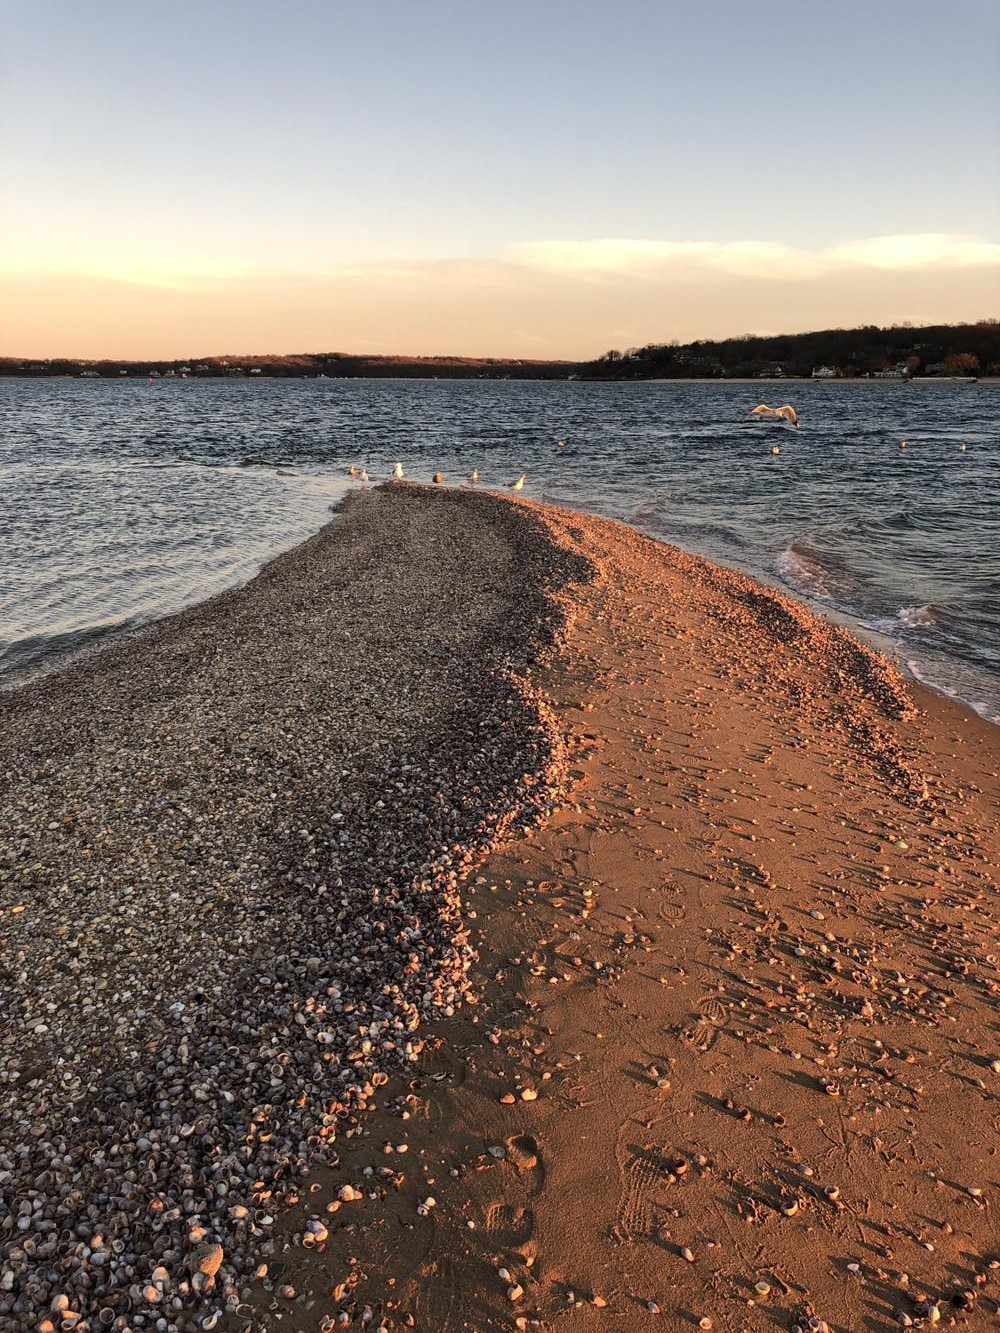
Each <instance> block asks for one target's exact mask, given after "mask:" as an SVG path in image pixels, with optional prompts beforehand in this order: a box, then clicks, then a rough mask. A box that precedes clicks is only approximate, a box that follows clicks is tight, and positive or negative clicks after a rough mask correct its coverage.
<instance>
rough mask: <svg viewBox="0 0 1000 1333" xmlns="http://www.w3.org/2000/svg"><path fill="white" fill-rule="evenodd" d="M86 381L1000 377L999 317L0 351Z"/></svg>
mask: <svg viewBox="0 0 1000 1333" xmlns="http://www.w3.org/2000/svg"><path fill="white" fill-rule="evenodd" d="M25 375H26V376H31V377H44V376H49V375H70V376H80V377H83V378H87V379H109V378H122V379H125V378H129V379H131V378H139V377H144V376H151V377H153V378H157V377H162V378H167V379H173V378H179V379H184V378H189V379H199V378H229V379H242V378H247V379H249V378H257V377H259V378H264V379H267V378H276V379H301V378H325V379H383V378H394V379H517V380H544V379H553V380H615V381H616V382H617V381H621V380H655V379H676V380H711V381H722V380H736V381H742V380H744V379H745V380H764V381H768V380H771V379H777V380H786V379H787V380H796V381H800V380H804V379H813V378H816V379H819V380H822V381H823V382H824V383H828V382H830V381H832V380H835V379H836V380H839V379H845V380H854V379H867V378H869V377H871V378H877V379H878V380H879V381H880V382H881V381H886V382H892V381H893V380H897V381H900V382H904V381H906V380H910V379H913V380H916V379H935V380H937V379H943V380H967V379H968V380H971V379H976V378H978V377H980V376H985V377H987V378H996V377H997V376H998V375H1000V321H998V320H995V319H984V320H980V321H979V322H978V323H975V324H932V325H921V326H919V327H915V326H912V325H903V324H894V325H892V326H891V327H888V328H878V327H876V326H874V325H867V326H865V327H862V328H854V329H823V330H816V331H813V332H808V333H790V334H772V335H767V336H758V335H756V334H746V335H742V336H740V337H735V338H725V339H716V340H705V339H702V340H696V341H692V342H689V343H680V342H676V341H675V342H671V343H651V344H649V345H648V346H646V347H630V348H626V350H625V351H618V350H617V349H614V348H613V349H611V350H610V351H608V352H605V353H604V354H603V355H601V356H596V357H591V358H589V359H584V360H576V361H571V360H565V359H553V358H547V359H546V358H530V357H511V356H456V355H448V356H440V355H438V356H404V355H399V354H387V353H379V354H368V355H366V354H363V353H351V352H337V351H332V352H292V353H275V352H270V353H260V354H250V353H241V354H236V353H226V354H220V355H214V356H200V357H150V358H148V359H145V358H144V359H143V360H141V361H140V360H132V359H129V358H125V357H99V358H93V359H87V358H84V357H78V356H77V357H72V356H69V357H66V356H64V357H47V358H46V357H26V356H21V357H13V356H7V357H0V377H3V376H8V377H9V376H17V377H21V376H25Z"/></svg>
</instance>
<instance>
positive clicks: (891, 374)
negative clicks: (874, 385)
mask: <svg viewBox="0 0 1000 1333" xmlns="http://www.w3.org/2000/svg"><path fill="white" fill-rule="evenodd" d="M908 375H909V371H908V370H907V369H906V365H905V364H904V363H902V362H901V363H900V364H899V365H896V366H892V367H890V368H889V369H888V370H873V371H872V373H871V377H872V379H873V380H905V379H906V378H907V376H908Z"/></svg>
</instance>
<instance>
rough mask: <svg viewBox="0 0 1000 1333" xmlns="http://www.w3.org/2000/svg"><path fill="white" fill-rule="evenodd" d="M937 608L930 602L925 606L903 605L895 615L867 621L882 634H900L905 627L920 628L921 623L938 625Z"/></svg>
mask: <svg viewBox="0 0 1000 1333" xmlns="http://www.w3.org/2000/svg"><path fill="white" fill-rule="evenodd" d="M937 621H938V613H937V608H936V607H934V606H932V605H931V604H930V602H927V603H925V604H924V605H923V606H901V607H900V608H899V610H898V611H897V612H896V614H895V615H894V616H883V617H881V618H880V619H878V620H868V621H866V622H865V623H866V624H867V625H869V626H870V627H871V629H875V630H878V631H879V633H880V634H898V633H899V631H900V630H904V629H918V628H919V627H920V626H921V625H936V624H937Z"/></svg>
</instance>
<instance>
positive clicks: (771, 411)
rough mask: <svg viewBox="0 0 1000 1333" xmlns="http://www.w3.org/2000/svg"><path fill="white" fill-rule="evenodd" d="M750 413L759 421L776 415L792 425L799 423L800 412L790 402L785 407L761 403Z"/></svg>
mask: <svg viewBox="0 0 1000 1333" xmlns="http://www.w3.org/2000/svg"><path fill="white" fill-rule="evenodd" d="M750 415H751V416H752V417H756V418H757V420H758V421H763V420H764V419H765V417H776V418H778V419H779V420H783V421H787V422H788V423H789V424H790V425H792V426H798V424H799V414H798V412H796V410H795V408H794V407H792V405H791V404H790V403H785V405H784V406H783V407H768V405H767V403H761V404H760V406H759V407H755V408H753V410H752V411H751V413H750Z"/></svg>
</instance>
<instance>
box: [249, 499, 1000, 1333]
mask: <svg viewBox="0 0 1000 1333" xmlns="http://www.w3.org/2000/svg"><path fill="white" fill-rule="evenodd" d="M494 503H500V504H507V505H512V504H516V505H517V508H518V509H519V511H521V512H528V513H530V515H531V516H532V517H533V518H534V519H535V520H536V521H539V522H541V523H543V524H544V526H545V528H546V529H547V531H548V534H549V537H550V540H551V541H552V542H553V543H554V544H555V545H556V546H557V547H558V548H559V549H561V550H562V551H563V552H564V553H565V554H566V555H567V556H577V557H579V556H580V555H582V554H585V555H586V557H587V559H588V560H589V561H590V562H591V563H592V565H593V566H594V570H595V574H594V577H593V578H592V579H590V580H589V581H586V582H581V583H578V584H575V585H573V586H571V587H567V588H566V589H564V591H563V592H562V593H561V594H559V597H560V599H561V600H563V601H564V603H565V604H566V605H567V610H568V614H567V616H566V625H567V630H566V636H565V641H564V644H563V647H562V651H561V655H560V660H559V661H558V662H557V663H555V664H552V665H549V666H547V667H544V668H542V669H540V670H537V671H535V672H534V673H533V675H532V679H533V682H534V684H535V685H536V686H537V687H538V688H540V689H541V690H542V691H543V692H544V694H545V696H546V698H547V699H548V700H549V702H550V704H551V707H552V709H553V714H554V717H555V718H556V719H557V720H558V722H559V723H560V725H561V726H562V727H563V728H564V729H565V731H566V734H567V736H568V743H569V765H570V770H571V775H572V776H573V778H574V779H575V781H576V784H577V785H576V787H575V789H574V792H573V795H572V797H571V798H570V800H569V801H568V802H565V803H564V804H563V805H562V806H561V807H560V808H559V809H558V810H556V811H554V812H552V813H551V814H550V815H549V816H548V817H547V819H546V820H545V822H544V824H543V825H542V826H541V827H540V828H535V829H534V830H532V831H530V832H529V833H528V834H527V835H526V836H524V837H523V838H520V839H516V840H514V841H513V842H510V843H508V844H507V845H506V846H505V847H503V848H502V849H500V850H498V851H497V852H495V853H494V854H493V855H492V856H491V857H490V858H489V859H488V860H487V861H486V862H485V863H484V864H483V865H482V866H481V867H480V868H479V870H478V871H477V872H476V873H474V874H472V875H471V876H469V877H467V878H466V879H465V880H464V881H463V882H462V884H461V886H460V897H461V899H462V903H463V909H462V910H463V919H464V920H465V921H466V922H467V923H468V924H469V925H470V926H471V928H472V934H471V937H470V943H471V945H472V946H473V947H474V949H475V954H476V960H475V962H474V964H473V966H472V968H471V970H470V974H469V975H470V978H471V980H472V982H473V985H474V991H475V993H474V994H471V995H470V996H469V997H468V998H469V999H470V1000H473V999H474V1000H476V1001H477V1002H476V1003H470V1004H467V1005H466V1006H465V1007H464V1008H462V1009H461V1010H459V1011H457V1012H456V1014H455V1015H454V1016H453V1017H451V1018H447V1019H444V1020H442V1021H440V1022H438V1023H437V1024H436V1025H435V1027H434V1029H433V1032H432V1034H431V1035H430V1036H429V1038H428V1041H427V1043H426V1045H425V1046H424V1048H423V1050H422V1052H421V1054H420V1056H419V1058H418V1060H417V1062H416V1067H415V1068H414V1069H412V1070H411V1071H409V1072H408V1074H407V1075H406V1076H405V1077H402V1078H400V1077H395V1078H393V1079H392V1080H391V1082H390V1083H389V1085H388V1086H387V1087H386V1088H385V1089H384V1090H383V1095H382V1099H381V1102H380V1105H379V1107H378V1108H377V1109H375V1110H374V1111H372V1113H370V1114H369V1115H367V1116H366V1117H365V1119H364V1125H363V1128H362V1129H361V1130H360V1131H358V1130H356V1129H351V1130H348V1131H347V1132H345V1133H344V1134H343V1135H342V1136H341V1138H340V1139H339V1140H338V1149H339V1152H340V1159H339V1161H337V1162H336V1163H333V1164H332V1165H331V1166H329V1167H328V1168H324V1169H320V1170H317V1171H315V1172H314V1173H313V1174H312V1175H311V1177H310V1178H309V1180H308V1182H306V1183H305V1185H304V1186H303V1188H302V1191H301V1197H300V1200H299V1203H298V1205H297V1206H296V1207H295V1208H293V1209H292V1210H291V1211H289V1212H287V1213H286V1214H285V1215H284V1216H283V1217H282V1218H280V1219H279V1221H278V1223H277V1225H276V1227H275V1228H274V1231H273V1249H272V1251H271V1253H270V1255H269V1257H268V1259H267V1270H266V1273H263V1274H262V1276H261V1279H260V1281H259V1282H257V1283H255V1284H253V1290H252V1292H251V1295H250V1297H249V1299H248V1300H247V1301H246V1302H245V1303H244V1304H243V1305H242V1306H241V1307H240V1309H239V1311H238V1312H237V1313H236V1314H234V1315H232V1316H229V1317H228V1318H227V1320H226V1327H228V1328H231V1329H233V1330H237V1329H239V1330H246V1329H250V1328H259V1329H268V1330H272V1329H277V1328H281V1329H286V1330H287V1329H293V1330H303V1331H304V1330H316V1329H319V1330H322V1331H323V1333H329V1330H331V1329H334V1328H339V1327H349V1328H353V1327H359V1328H365V1327H367V1328H369V1329H373V1330H376V1331H378V1330H391V1331H393V1333H394V1331H395V1330H397V1329H400V1328H416V1329H421V1330H427V1333H431V1331H433V1333H458V1331H459V1330H465V1331H468V1333H493V1331H494V1330H497V1331H498V1330H510V1329H557V1328H558V1329H562V1328H565V1329H567V1330H575V1329H580V1330H585V1329H586V1330H595V1329H625V1330H633V1329H636V1330H643V1331H645V1330H647V1329H648V1330H653V1329H658V1328H665V1327H666V1328H677V1329H684V1328H702V1329H711V1328H714V1329H717V1330H727V1331H728V1330H744V1329H745V1330H752V1331H753V1333H772V1331H773V1330H774V1329H790V1330H794V1329H799V1330H807V1329H808V1330H815V1333H823V1330H825V1329H828V1328H829V1329H833V1330H836V1331H837V1333H857V1330H871V1331H872V1333H891V1330H896V1329H899V1328H900V1327H903V1328H909V1327H913V1328H918V1327H929V1326H931V1325H933V1324H935V1323H940V1324H948V1325H951V1324H954V1325H958V1326H961V1327H968V1328H970V1329H985V1328H987V1327H993V1326H995V1322H996V1317H997V1312H998V1305H997V1302H998V1299H1000V1289H998V1286H1000V1283H998V1279H1000V1251H998V1245H997V1227H996V1218H995V1210H996V1207H997V1191H998V1188H1000V1179H998V1174H997V1152H998V1142H1000V1024H998V1020H997V1007H996V1006H997V1000H998V998H1000V972H998V960H1000V940H998V932H997V888H996V884H997V879H996V865H997V859H998V856H997V853H998V832H997V818H998V809H1000V801H998V797H1000V788H998V777H997V756H998V750H997V733H996V731H995V730H994V729H992V728H990V727H988V726H987V725H986V724H984V723H982V722H980V721H979V720H978V719H976V718H975V717H973V716H971V715H969V714H967V713H965V712H963V711H960V710H959V709H957V708H955V707H953V706H952V705H950V704H949V703H947V702H946V701H944V700H941V699H937V698H936V697H934V696H931V695H928V694H926V693H924V692H923V691H920V690H915V691H913V690H911V689H910V688H909V687H907V686H906V685H905V684H904V683H903V682H902V681H901V680H900V679H899V678H898V677H897V675H896V674H895V672H894V671H893V670H892V669H891V668H890V667H888V666H887V665H886V664H885V663H884V662H883V661H882V660H881V659H880V658H878V657H877V656H875V655H874V654H872V653H870V652H869V651H868V650H867V649H865V648H863V647H861V646H860V645H858V644H857V643H856V642H855V641H854V640H853V639H851V638H850V636H849V635H846V634H844V633H843V632H841V631H840V630H838V629H834V628H831V627H829V626H827V625H825V624H823V623H822V622H820V621H818V620H816V619H815V618H813V617H812V616H811V615H810V614H809V613H808V612H807V611H805V610H804V609H803V608H802V607H800V606H799V605H798V604H796V603H794V602H792V601H791V600H790V599H788V598H785V597H783V596H781V595H780V594H778V593H774V592H771V591H770V590H768V589H765V588H763V587H762V586H761V585H759V584H756V583H754V582H753V581H752V580H749V579H745V578H742V577H741V576H739V575H736V574H733V573H730V572H728V571H725V570H720V569H717V568H714V567H713V566H711V565H708V564H706V563H705V562H703V561H700V560H697V559H694V558H691V557H689V556H686V555H684V554H682V553H680V552H677V551H673V550H671V549H670V548H667V547H664V546H661V545H659V544H657V543H655V542H652V541H649V540H647V539H645V538H643V537H641V536H639V535H638V534H636V533H633V532H631V531H630V530H628V529H625V528H622V527H621V526H619V525H616V524H611V523H606V522H603V521H601V520H597V519H591V518H589V517H586V516H583V515H578V514H570V513H566V512H561V511H556V510H553V509H550V508H543V507H538V506H529V505H523V504H520V503H518V502H512V501H500V502H494ZM331 1160H332V1159H331Z"/></svg>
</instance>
